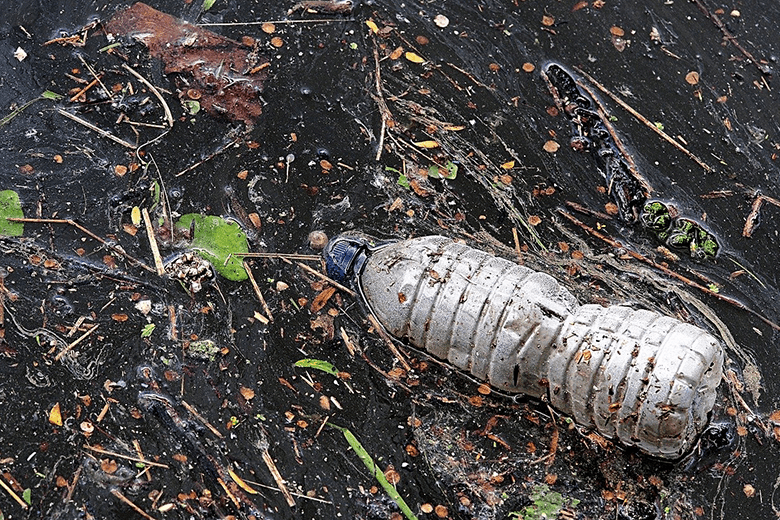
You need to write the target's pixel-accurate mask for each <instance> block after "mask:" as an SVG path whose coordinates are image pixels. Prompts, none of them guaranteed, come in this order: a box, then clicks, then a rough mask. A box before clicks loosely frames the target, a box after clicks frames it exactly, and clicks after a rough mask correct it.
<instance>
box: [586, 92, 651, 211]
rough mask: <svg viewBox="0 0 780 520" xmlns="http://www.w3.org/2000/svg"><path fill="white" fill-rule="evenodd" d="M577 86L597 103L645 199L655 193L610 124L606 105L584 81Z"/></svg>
mask: <svg viewBox="0 0 780 520" xmlns="http://www.w3.org/2000/svg"><path fill="white" fill-rule="evenodd" d="M577 85H579V86H580V87H581V88H582V90H584V91H585V92H587V93H588V95H589V96H590V97H591V99H593V102H594V103H596V109H597V113H598V115H599V118H600V119H601V122H602V123H603V124H604V126H605V127H606V129H607V131H608V132H609V135H610V136H611V137H612V140H613V141H614V142H615V146H617V148H618V150H620V154H621V155H622V156H623V158H624V159H625V160H626V163H628V169H629V171H630V172H631V175H632V176H633V177H634V179H636V181H637V182H639V184H641V185H642V188H643V189H644V191H645V193H644V195H645V197H647V196H648V195H649V194H650V193H652V192H653V188H652V186H650V183H649V182H647V179H645V178H644V177H642V174H640V173H639V169H638V168H637V167H636V163H635V162H634V158H633V157H632V156H631V154H630V153H628V150H627V149H626V147H625V145H623V141H622V140H621V139H620V137H619V136H618V134H617V132H616V131H615V127H614V126H612V123H610V122H609V118H608V117H607V113H606V110H604V105H602V104H601V102H600V101H599V98H598V97H597V96H596V95H595V93H594V92H593V91H592V90H591V89H590V88H589V87H588V86H587V85H586V84H585V83H583V82H582V81H578V82H577Z"/></svg>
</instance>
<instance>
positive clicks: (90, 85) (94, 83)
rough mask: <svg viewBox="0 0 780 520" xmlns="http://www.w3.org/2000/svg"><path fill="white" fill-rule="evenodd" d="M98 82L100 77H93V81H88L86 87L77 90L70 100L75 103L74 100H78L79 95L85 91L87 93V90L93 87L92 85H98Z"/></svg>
mask: <svg viewBox="0 0 780 520" xmlns="http://www.w3.org/2000/svg"><path fill="white" fill-rule="evenodd" d="M97 82H98V79H97V78H95V79H93V80H92V81H90V82H89V83H87V86H86V87H84V88H82V89H80V90H79V91H78V92H76V93H75V94H74V95H73V97H71V98H70V102H71V103H73V102H74V101H76V100H77V99H78V98H79V97H80V96H81V95H82V94H84V93H85V92H86V91H87V90H89V89H91V88H92V87H94V86H95V85H97Z"/></svg>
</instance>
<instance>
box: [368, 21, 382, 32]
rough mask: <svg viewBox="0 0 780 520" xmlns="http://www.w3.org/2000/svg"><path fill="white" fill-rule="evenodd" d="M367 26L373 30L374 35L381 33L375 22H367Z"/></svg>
mask: <svg viewBox="0 0 780 520" xmlns="http://www.w3.org/2000/svg"><path fill="white" fill-rule="evenodd" d="M366 25H367V26H368V28H369V29H371V32H372V33H374V34H376V33H378V32H379V27H377V25H376V24H375V23H374V21H373V20H366Z"/></svg>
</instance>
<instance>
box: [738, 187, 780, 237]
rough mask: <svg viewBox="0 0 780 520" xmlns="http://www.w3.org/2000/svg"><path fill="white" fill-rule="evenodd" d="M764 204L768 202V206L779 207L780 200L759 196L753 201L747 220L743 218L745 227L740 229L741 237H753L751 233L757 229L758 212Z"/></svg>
mask: <svg viewBox="0 0 780 520" xmlns="http://www.w3.org/2000/svg"><path fill="white" fill-rule="evenodd" d="M764 202H769V203H770V204H774V205H775V206H778V207H780V200H777V199H775V198H772V197H767V196H766V195H761V194H759V195H758V196H757V197H756V198H755V200H754V201H753V205H752V206H751V208H750V213H749V214H748V216H747V218H745V227H744V228H742V236H743V237H747V238H750V237H751V236H752V235H753V231H755V230H756V228H757V227H758V218H759V212H760V211H761V206H762V205H763V204H764Z"/></svg>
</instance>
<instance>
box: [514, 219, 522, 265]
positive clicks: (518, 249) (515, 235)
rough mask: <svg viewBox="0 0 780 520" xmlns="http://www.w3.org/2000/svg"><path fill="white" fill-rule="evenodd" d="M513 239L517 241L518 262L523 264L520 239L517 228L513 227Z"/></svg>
mask: <svg viewBox="0 0 780 520" xmlns="http://www.w3.org/2000/svg"><path fill="white" fill-rule="evenodd" d="M512 237H513V238H514V239H515V253H517V261H518V262H520V263H521V264H522V263H523V251H522V249H520V238H519V237H518V236H517V228H516V227H512Z"/></svg>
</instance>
